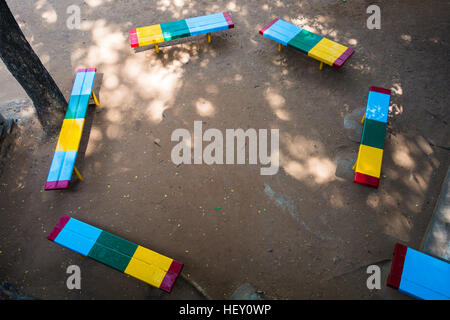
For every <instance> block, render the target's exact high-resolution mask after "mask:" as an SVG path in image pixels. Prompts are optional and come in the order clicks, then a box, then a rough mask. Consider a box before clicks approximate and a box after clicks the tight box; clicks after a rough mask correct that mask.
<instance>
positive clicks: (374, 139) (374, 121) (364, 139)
mask: <svg viewBox="0 0 450 320" xmlns="http://www.w3.org/2000/svg"><path fill="white" fill-rule="evenodd" d="M390 95H391V91H390V90H389V89H384V88H380V87H370V91H369V98H368V100H367V107H366V111H365V113H364V116H363V119H362V120H361V123H363V124H364V127H363V131H362V135H361V144H360V146H359V152H358V158H357V160H356V163H355V165H354V166H353V170H355V179H354V180H353V182H354V183H359V184H363V185H367V186H370V187H374V188H378V184H379V182H380V174H381V162H382V160H383V150H384V139H385V136H386V126H387V120H388V114H389V102H390V98H391V96H390Z"/></svg>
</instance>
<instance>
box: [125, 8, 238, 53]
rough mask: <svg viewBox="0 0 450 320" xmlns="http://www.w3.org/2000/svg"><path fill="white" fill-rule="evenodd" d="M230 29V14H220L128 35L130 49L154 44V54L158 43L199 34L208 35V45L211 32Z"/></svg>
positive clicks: (135, 31) (158, 26)
mask: <svg viewBox="0 0 450 320" xmlns="http://www.w3.org/2000/svg"><path fill="white" fill-rule="evenodd" d="M231 28H234V23H233V21H232V20H231V17H230V14H229V13H228V12H221V13H215V14H209V15H206V16H200V17H195V18H189V19H183V20H178V21H172V22H166V23H161V24H156V25H153V26H148V27H142V28H136V29H131V30H129V31H128V33H129V35H130V42H131V47H132V48H135V47H141V46H145V45H148V44H154V45H155V49H156V52H157V53H159V47H158V43H161V42H166V41H170V40H175V39H179V38H186V37H191V36H197V35H201V34H208V43H210V42H211V32H216V31H221V30H226V29H231Z"/></svg>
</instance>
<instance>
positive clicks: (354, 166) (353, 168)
mask: <svg viewBox="0 0 450 320" xmlns="http://www.w3.org/2000/svg"><path fill="white" fill-rule="evenodd" d="M355 169H356V162H355V164H354V165H353V167H352V170H353V171H355Z"/></svg>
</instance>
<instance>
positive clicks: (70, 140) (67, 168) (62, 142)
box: [45, 68, 99, 190]
mask: <svg viewBox="0 0 450 320" xmlns="http://www.w3.org/2000/svg"><path fill="white" fill-rule="evenodd" d="M96 72H97V69H95V68H89V69H79V70H78V71H77V74H76V76H75V81H74V84H73V88H72V93H71V95H70V100H69V105H68V107H67V111H66V115H65V117H64V121H63V124H62V127H61V132H60V133H59V138H58V143H57V144H56V149H55V153H54V155H53V160H52V164H51V166H50V171H49V173H48V177H47V182H46V183H45V190H56V189H67V188H68V187H69V182H70V180H71V179H72V172H74V171H75V174H76V175H77V176H78V178H79V179H80V180H83V177H82V176H81V174H80V173H79V171H78V170H77V168H75V160H76V158H77V153H78V147H79V145H80V141H81V136H82V134H83V127H84V119H85V116H86V111H87V107H88V105H89V99H90V97H91V95H92V96H93V98H94V102H95V104H96V105H97V106H98V105H99V103H98V100H97V97H96V96H95V94H94V92H93V91H92V88H93V85H94V80H95V75H96Z"/></svg>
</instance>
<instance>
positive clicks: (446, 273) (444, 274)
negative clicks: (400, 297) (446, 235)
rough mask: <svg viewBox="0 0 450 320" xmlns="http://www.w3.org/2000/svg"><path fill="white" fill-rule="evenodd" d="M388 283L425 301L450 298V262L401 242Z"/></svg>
mask: <svg viewBox="0 0 450 320" xmlns="http://www.w3.org/2000/svg"><path fill="white" fill-rule="evenodd" d="M387 285H388V286H389V287H392V288H394V289H397V290H399V291H401V292H403V293H406V294H408V295H410V296H412V297H415V298H418V299H423V300H450V264H449V263H447V262H445V261H443V260H439V259H437V258H434V257H432V256H429V255H426V254H425V253H422V252H419V251H417V250H414V249H411V248H408V247H406V246H404V245H402V244H399V243H397V244H396V245H395V249H394V259H393V261H392V265H391V272H390V274H389V276H388V280H387Z"/></svg>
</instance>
